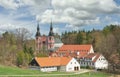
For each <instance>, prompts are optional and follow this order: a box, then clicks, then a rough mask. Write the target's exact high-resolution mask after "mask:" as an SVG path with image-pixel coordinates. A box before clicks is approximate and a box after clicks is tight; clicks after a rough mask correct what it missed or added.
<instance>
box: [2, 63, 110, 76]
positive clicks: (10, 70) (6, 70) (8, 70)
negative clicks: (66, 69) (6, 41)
mask: <svg viewBox="0 0 120 77" xmlns="http://www.w3.org/2000/svg"><path fill="white" fill-rule="evenodd" d="M43 74H71V73H63V72H52V73H50V72H49V73H48V72H47V73H46V72H40V71H38V70H29V69H20V68H16V67H8V66H1V65H0V75H43ZM108 76H109V75H108V74H106V73H101V72H91V73H85V74H78V75H68V76H67V75H66V76H64V77H108ZM44 77H48V76H44ZM49 77H56V76H49ZM57 77H63V76H57Z"/></svg>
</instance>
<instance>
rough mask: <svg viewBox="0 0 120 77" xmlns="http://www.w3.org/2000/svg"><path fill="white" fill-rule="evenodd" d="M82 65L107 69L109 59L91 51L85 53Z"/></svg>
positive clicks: (81, 59) (81, 61)
mask: <svg viewBox="0 0 120 77" xmlns="http://www.w3.org/2000/svg"><path fill="white" fill-rule="evenodd" d="M79 60H80V65H81V66H83V67H86V66H89V67H92V68H95V69H107V68H108V61H107V60H106V59H105V57H104V56H103V55H101V54H98V53H90V54H88V55H85V56H83V57H81V58H79Z"/></svg>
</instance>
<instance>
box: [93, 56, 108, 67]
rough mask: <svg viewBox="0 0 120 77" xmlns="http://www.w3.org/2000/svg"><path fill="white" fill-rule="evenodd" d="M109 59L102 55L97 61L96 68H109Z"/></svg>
mask: <svg viewBox="0 0 120 77" xmlns="http://www.w3.org/2000/svg"><path fill="white" fill-rule="evenodd" d="M107 68H108V61H107V60H106V59H105V58H104V56H102V55H101V56H100V57H99V58H98V59H97V61H96V62H95V69H107Z"/></svg>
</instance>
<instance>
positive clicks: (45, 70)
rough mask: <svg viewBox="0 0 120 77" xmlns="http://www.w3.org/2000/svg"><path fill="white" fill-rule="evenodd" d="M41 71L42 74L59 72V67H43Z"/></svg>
mask: <svg viewBox="0 0 120 77" xmlns="http://www.w3.org/2000/svg"><path fill="white" fill-rule="evenodd" d="M40 70H41V71H42V72H49V71H57V67H56V66H51V67H41V68H40Z"/></svg>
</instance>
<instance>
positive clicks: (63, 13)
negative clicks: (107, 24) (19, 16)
mask: <svg viewBox="0 0 120 77" xmlns="http://www.w3.org/2000/svg"><path fill="white" fill-rule="evenodd" d="M108 3H109V5H108ZM52 7H53V9H47V10H45V11H44V12H43V13H42V14H38V15H37V16H36V19H37V20H38V21H40V22H41V23H49V22H50V21H51V19H52V20H53V21H54V22H55V23H66V24H70V25H73V26H85V25H91V24H99V23H100V22H101V20H100V18H101V17H100V16H99V15H100V14H108V15H109V14H119V13H120V11H119V10H120V7H119V6H117V5H116V3H115V2H114V1H113V0H92V1H89V0H52Z"/></svg>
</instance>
